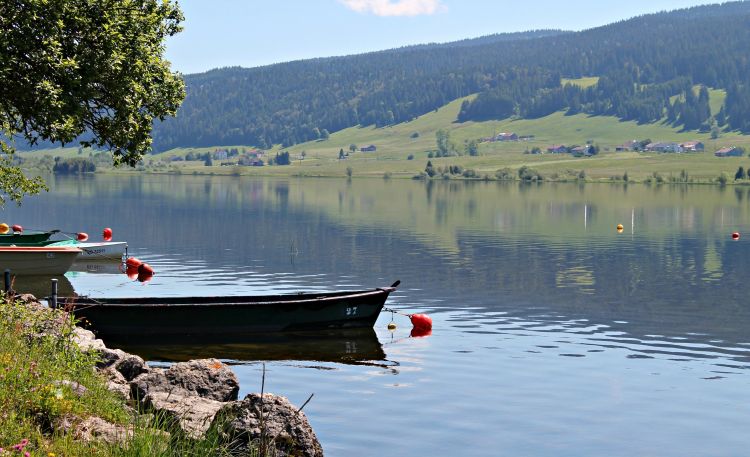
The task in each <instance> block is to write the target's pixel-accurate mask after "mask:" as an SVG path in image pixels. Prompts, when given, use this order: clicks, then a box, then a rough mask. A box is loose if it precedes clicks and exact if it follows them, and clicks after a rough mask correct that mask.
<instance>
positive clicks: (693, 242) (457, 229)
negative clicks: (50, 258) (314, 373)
mask: <svg viewBox="0 0 750 457" xmlns="http://www.w3.org/2000/svg"><path fill="white" fill-rule="evenodd" d="M54 184H55V185H56V187H57V188H56V189H54V191H53V192H54V198H52V196H49V197H40V198H38V199H32V200H29V201H28V202H26V203H24V207H23V208H21V209H17V208H10V207H9V208H6V213H7V214H9V215H10V216H9V218H11V219H12V217H11V216H13V214H19V215H22V219H23V220H20V221H18V222H20V223H22V225H25V226H28V227H39V226H40V225H41V226H42V227H44V225H42V224H47V223H48V222H49V221H58V224H56V226H57V227H59V228H63V229H66V230H87V231H89V233H96V232H97V231H98V230H100V228H101V227H104V226H112V227H113V228H115V238H116V239H125V240H127V241H128V242H129V245H130V246H131V247H132V248H133V249H134V250H135V252H136V253H139V254H138V255H144V256H149V255H150V254H152V253H158V254H159V255H170V256H172V258H178V259H184V261H185V263H189V262H190V261H191V260H192V259H199V260H200V261H201V264H205V265H207V266H209V267H210V266H211V265H221V266H222V267H224V268H231V267H233V266H243V267H244V266H248V265H251V266H252V267H253V269H254V271H257V272H258V275H259V276H260V275H263V274H268V275H271V274H283V275H289V276H290V277H291V276H293V275H307V276H308V277H318V278H321V279H320V283H319V284H320V285H322V286H325V287H340V286H342V285H343V286H346V285H348V284H350V282H351V281H354V282H358V283H359V284H362V283H365V284H366V285H367V286H372V285H381V284H386V283H390V282H392V281H393V280H395V279H401V280H402V281H403V288H402V290H401V291H399V292H398V294H395V296H394V300H395V301H396V303H399V304H400V305H402V306H405V307H409V308H417V309H420V308H422V309H424V308H433V309H446V310H451V311H453V310H462V309H469V308H470V309H471V310H472V312H475V311H476V313H477V314H493V313H506V314H508V315H513V316H516V317H518V319H520V320H525V321H535V322H537V321H542V323H543V321H544V320H545V319H546V320H548V321H549V322H550V323H555V324H556V323H558V322H559V321H560V320H585V321H586V322H590V323H591V324H592V325H593V324H602V325H608V326H610V327H611V328H612V329H613V330H618V331H622V332H623V334H627V335H628V337H632V338H634V339H637V340H647V339H648V338H650V337H649V335H673V336H675V337H680V338H684V342H685V343H686V344H687V343H690V344H692V343H695V344H705V345H709V344H715V343H712V341H721V343H717V344H721V345H726V346H735V345H736V344H737V343H747V342H748V339H747V328H748V327H750V307H747V306H746V305H745V303H746V302H747V300H746V296H747V292H746V289H745V281H746V278H745V273H744V272H747V271H748V270H749V269H750V248H748V244H746V243H744V242H740V243H732V242H730V241H729V240H728V233H729V231H730V227H731V228H732V229H734V227H735V226H736V225H739V224H740V223H741V222H742V223H744V224H746V223H745V222H744V221H747V220H748V216H750V214H748V212H749V211H750V206H748V201H750V198H748V196H747V192H748V191H750V189H744V188H738V189H737V190H733V191H725V190H721V189H720V188H718V187H707V186H696V187H685V186H674V187H673V186H663V187H648V186H629V187H624V186H618V185H586V186H577V185H554V184H553V185H546V184H545V185H542V186H526V185H518V184H516V183H510V184H503V183H459V182H448V183H443V182H436V183H433V184H431V185H430V184H426V183H422V182H412V181H398V180H391V181H381V180H356V179H355V180H352V181H351V182H350V183H349V182H347V181H345V180H336V179H307V180H270V179H268V180H265V179H264V180H251V179H239V178H215V179H212V178H206V177H179V176H144V177H133V176H128V177H113V176H96V177H94V178H92V179H85V180H83V181H81V182H80V186H79V185H78V181H73V180H70V179H67V180H62V179H57V180H56V182H55V183H54ZM738 192H739V193H738ZM738 195H739V196H738ZM584 208H586V210H585V216H584ZM19 217H21V216H19ZM631 217H634V219H635V230H634V233H631V224H630V221H631ZM78 221H86V222H85V226H83V227H80V226H77V224H78ZM584 221H585V224H584ZM13 222H15V221H13ZM617 223H623V224H624V225H625V227H626V231H625V233H623V234H617V233H616V232H615V230H614V227H615V225H616V224H617ZM745 226H746V225H745ZM743 241H744V239H743ZM290 252H293V253H294V254H293V255H292V254H290ZM189 274H192V275H194V276H195V278H196V281H200V280H201V276H202V275H203V274H204V272H203V271H201V270H199V269H196V270H194V271H190V272H189ZM467 315H468V314H467ZM467 319H469V317H467ZM483 325H484V324H483ZM487 325H488V326H490V327H491V325H492V324H487Z"/></svg>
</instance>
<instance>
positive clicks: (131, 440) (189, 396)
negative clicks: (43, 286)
mask: <svg viewBox="0 0 750 457" xmlns="http://www.w3.org/2000/svg"><path fill="white" fill-rule="evenodd" d="M191 386H192V387H191ZM196 386H197V387H196ZM191 388H193V389H197V390H195V391H192V390H190V389H191ZM201 389H203V390H201ZM204 390H205V392H208V394H205V392H203V391H204ZM238 390H239V385H238V382H237V378H236V376H235V375H234V374H233V373H232V371H231V369H230V368H229V367H227V366H226V365H224V364H223V363H221V362H220V361H218V360H215V359H207V360H196V361H191V362H183V363H178V364H174V365H172V366H171V367H170V368H169V369H167V370H164V369H160V368H151V367H149V366H148V364H146V363H145V362H144V361H143V359H141V358H140V357H138V356H134V355H132V354H127V353H125V352H123V351H120V350H118V349H109V348H107V347H106V346H104V344H103V343H102V342H101V340H97V339H95V337H94V336H93V334H92V333H91V332H89V331H86V330H83V329H81V328H78V327H76V321H75V319H74V318H73V317H72V316H71V315H69V314H68V313H66V312H65V311H64V310H60V309H50V308H48V307H46V306H44V305H42V304H40V303H39V302H38V301H37V300H36V299H35V298H34V297H33V296H31V295H20V296H14V295H5V294H3V293H2V292H0V456H9V457H10V456H19V457H21V456H24V457H31V456H35V457H41V456H43V457H56V456H67V457H72V456H89V455H98V456H113V457H114V456H117V457H129V456H132V457H135V456H162V457H167V456H170V457H172V456H195V457H202V456H206V455H213V456H223V455H248V456H258V457H262V456H266V455H281V454H280V453H283V454H284V455H286V452H285V451H283V450H284V449H288V450H289V451H290V452H292V453H295V452H301V454H300V455H303V454H304V455H310V456H313V455H315V456H317V455H322V450H321V448H320V444H319V443H318V442H317V438H315V435H314V432H312V429H310V427H309V424H308V422H307V419H306V418H305V416H304V413H300V412H299V411H301V408H300V410H297V409H296V408H295V407H293V406H292V405H290V404H289V403H288V401H286V399H284V398H283V397H278V396H275V395H273V394H269V393H263V392H261V394H249V395H248V396H247V397H245V399H244V400H240V401H238V399H237V391H238ZM202 392H203V393H202ZM209 397H210V398H209ZM264 400H265V401H266V405H265V406H264ZM258 401H259V402H260V409H261V410H262V411H264V413H265V414H267V415H268V416H267V417H264V413H261V416H260V433H261V435H260V437H257V436H255V435H254V432H253V429H252V428H250V427H256V429H257V426H258V421H257V417H255V416H254V414H255V413H252V412H251V411H255V410H257V408H258V404H257V403H258ZM180 402H182V404H180ZM186 407H187V408H188V409H184V408H186ZM290 411H291V412H290ZM294 411H297V412H296V413H295V412H294ZM248 414H249V415H248ZM277 416H283V420H282V421H281V422H279V421H278V417H277ZM248 417H249V418H250V419H246V418H248ZM253 417H255V419H253ZM272 417H275V419H273V420H272ZM240 418H243V419H240ZM264 419H265V422H264ZM243 420H245V421H249V422H245V423H243V422H242V421H243ZM274 420H275V421H276V422H274ZM253 424H254V425H253ZM264 424H265V425H264ZM243 427H244V428H243ZM298 430H303V431H298ZM292 443H295V444H292ZM295 455H297V454H295Z"/></svg>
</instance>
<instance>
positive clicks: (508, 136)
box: [495, 132, 518, 141]
mask: <svg viewBox="0 0 750 457" xmlns="http://www.w3.org/2000/svg"><path fill="white" fill-rule="evenodd" d="M495 141H518V135H516V134H515V133H505V132H503V133H498V134H497V136H496V137H495Z"/></svg>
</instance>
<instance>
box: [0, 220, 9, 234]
mask: <svg viewBox="0 0 750 457" xmlns="http://www.w3.org/2000/svg"><path fill="white" fill-rule="evenodd" d="M9 231H10V226H8V224H6V223H5V222H3V223H2V224H0V234H2V235H5V234H6V233H8V232H9Z"/></svg>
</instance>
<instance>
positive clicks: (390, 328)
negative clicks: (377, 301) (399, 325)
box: [388, 322, 396, 330]
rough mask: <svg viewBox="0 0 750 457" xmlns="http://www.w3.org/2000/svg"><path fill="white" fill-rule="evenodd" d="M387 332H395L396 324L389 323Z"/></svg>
mask: <svg viewBox="0 0 750 457" xmlns="http://www.w3.org/2000/svg"><path fill="white" fill-rule="evenodd" d="M388 330H396V323H395V322H391V323H390V324H388Z"/></svg>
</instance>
